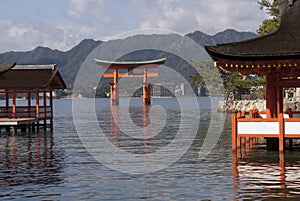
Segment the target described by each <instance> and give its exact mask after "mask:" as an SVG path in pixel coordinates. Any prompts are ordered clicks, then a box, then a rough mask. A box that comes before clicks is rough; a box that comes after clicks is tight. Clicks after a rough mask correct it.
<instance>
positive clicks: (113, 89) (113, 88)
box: [110, 69, 119, 105]
mask: <svg viewBox="0 0 300 201" xmlns="http://www.w3.org/2000/svg"><path fill="white" fill-rule="evenodd" d="M118 78H119V74H118V69H114V83H113V84H110V101H111V104H112V105H118V104H119V87H118Z"/></svg>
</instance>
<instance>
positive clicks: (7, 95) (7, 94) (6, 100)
mask: <svg viewBox="0 0 300 201" xmlns="http://www.w3.org/2000/svg"><path fill="white" fill-rule="evenodd" d="M5 107H6V115H7V116H8V117H9V111H8V110H9V91H8V90H5Z"/></svg>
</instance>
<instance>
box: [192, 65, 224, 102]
mask: <svg viewBox="0 0 300 201" xmlns="http://www.w3.org/2000/svg"><path fill="white" fill-rule="evenodd" d="M195 66H197V70H198V72H199V73H196V74H194V75H193V76H191V77H190V84H191V86H192V87H198V88H200V89H201V91H202V92H204V93H203V94H210V95H212V96H217V95H222V94H223V89H222V87H221V86H222V81H221V80H220V70H219V69H217V68H215V67H213V62H212V61H208V62H202V63H197V64H195Z"/></svg>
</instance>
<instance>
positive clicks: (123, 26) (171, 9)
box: [0, 0, 265, 52]
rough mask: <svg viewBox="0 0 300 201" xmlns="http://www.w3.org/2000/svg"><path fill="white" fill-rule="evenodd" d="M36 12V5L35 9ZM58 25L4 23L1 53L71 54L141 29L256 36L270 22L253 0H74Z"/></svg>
mask: <svg viewBox="0 0 300 201" xmlns="http://www.w3.org/2000/svg"><path fill="white" fill-rule="evenodd" d="M32 6H33V7H34V5H32ZM60 9H61V10H60V13H61V16H55V19H57V21H54V20H53V21H51V22H49V21H48V20H47V19H43V16H41V18H39V19H36V18H30V16H28V19H27V20H24V19H14V20H7V19H6V20H1V19H0V29H1V30H3V31H2V33H1V35H2V37H1V38H0V52H3V51H9V50H18V51H22V50H31V49H33V48H35V47H36V46H48V47H50V48H54V49H59V50H67V49H70V48H71V47H73V46H74V45H76V44H77V43H79V42H80V41H81V40H82V39H84V38H93V39H96V40H98V39H105V38H109V37H110V36H114V35H117V34H120V33H122V32H126V31H130V30H133V29H139V28H162V29H169V30H173V31H175V32H179V33H183V34H185V33H190V32H193V31H195V30H200V31H203V32H205V33H208V34H215V33H217V32H219V31H223V30H224V29H227V28H234V29H237V30H240V31H244V30H246V31H255V30H256V29H257V27H258V26H259V24H260V23H261V21H262V20H263V19H264V18H265V15H264V13H263V11H260V10H259V6H258V4H257V2H256V1H253V0H214V1H211V0H185V1H182V0H151V1H150V0H126V1H124V0H68V5H67V7H66V8H60Z"/></svg>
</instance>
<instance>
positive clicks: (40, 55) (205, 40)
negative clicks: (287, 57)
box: [0, 29, 257, 87]
mask: <svg viewBox="0 0 300 201" xmlns="http://www.w3.org/2000/svg"><path fill="white" fill-rule="evenodd" d="M185 36H186V37H188V38H189V39H191V40H192V41H194V42H196V43H197V44H198V45H199V46H201V47H202V48H203V47H204V46H205V45H215V44H221V43H228V42H236V41H241V40H245V39H249V38H253V37H256V36H257V35H256V34H254V33H251V32H238V31H236V30H233V29H227V30H225V31H223V32H220V33H217V34H215V35H212V36H211V35H208V34H205V33H203V32H200V31H195V32H193V33H189V34H186V35H185ZM172 37H174V36H172V34H170V35H149V36H148V35H135V36H131V37H129V38H125V39H117V40H114V41H108V42H103V41H95V40H93V39H85V40H83V41H81V42H80V43H79V44H78V45H76V46H75V47H73V48H72V49H70V50H69V51H65V52H64V51H59V50H53V49H50V48H48V47H37V48H35V49H34V50H32V51H27V52H14V51H10V52H5V53H2V54H0V62H16V63H17V64H56V65H57V66H56V68H57V69H58V70H59V71H60V73H61V75H62V77H63V79H64V80H65V82H66V83H67V85H68V86H70V87H72V86H73V84H74V81H75V78H76V75H77V73H78V71H79V69H80V67H81V65H82V64H83V63H84V61H85V59H86V58H87V56H88V55H89V54H90V53H91V52H92V51H93V50H94V49H95V48H96V47H99V46H100V45H101V46H103V47H106V49H104V50H103V48H102V49H101V50H99V51H102V52H105V54H106V55H109V54H112V53H113V52H114V51H115V50H116V49H123V50H124V48H127V49H128V48H133V49H134V47H135V46H136V44H137V43H138V44H141V41H145V40H147V44H153V43H154V44H157V45H162V46H168V47H170V48H172V50H175V49H176V48H178V44H173V43H172V40H169V39H170V38H172ZM167 41H168V43H166V42H167ZM112 47H114V48H115V49H113V48H112ZM127 49H126V50H127ZM199 54H200V57H203V58H207V59H209V57H208V55H207V54H206V52H205V51H204V50H203V51H200V53H199ZM95 57H97V55H96V56H95ZM159 57H160V58H161V57H168V60H169V62H168V64H169V65H170V66H173V65H174V66H175V65H176V64H180V65H181V67H180V68H178V69H176V68H177V67H174V68H175V70H177V71H180V72H182V73H183V74H186V73H187V70H186V68H185V66H186V65H182V61H179V60H178V57H175V56H172V54H171V55H170V53H168V52H164V51H155V50H144V51H134V52H132V53H128V54H127V55H126V56H125V57H123V58H120V60H122V59H123V60H147V59H155V58H159ZM106 58H107V57H106ZM182 66H183V67H182ZM191 73H192V72H190V73H188V75H190V74H191Z"/></svg>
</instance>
